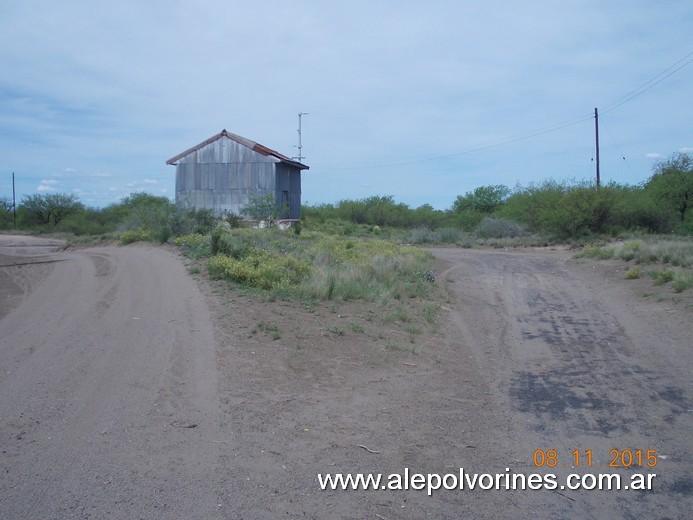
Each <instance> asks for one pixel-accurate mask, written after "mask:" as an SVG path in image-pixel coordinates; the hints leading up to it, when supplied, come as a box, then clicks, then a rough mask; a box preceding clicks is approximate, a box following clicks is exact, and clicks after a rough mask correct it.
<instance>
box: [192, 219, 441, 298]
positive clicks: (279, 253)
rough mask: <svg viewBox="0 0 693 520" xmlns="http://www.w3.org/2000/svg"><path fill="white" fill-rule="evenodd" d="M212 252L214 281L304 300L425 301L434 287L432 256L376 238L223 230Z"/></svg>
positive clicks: (214, 236) (212, 242) (215, 235)
mask: <svg viewBox="0 0 693 520" xmlns="http://www.w3.org/2000/svg"><path fill="white" fill-rule="evenodd" d="M194 240H196V241H200V242H201V240H200V239H197V238H195V239H194ZM195 244H197V242H195ZM186 247H196V246H186ZM197 247H199V248H201V247H203V246H202V245H200V246H197ZM210 252H211V254H213V255H214V256H212V257H211V258H210V259H209V260H208V261H207V269H208V271H209V273H210V275H211V276H212V278H218V279H226V280H232V281H234V282H237V283H240V284H242V285H245V286H249V287H255V288H259V289H263V290H266V291H271V292H273V293H274V294H275V295H276V296H279V297H284V298H287V297H288V298H290V297H298V298H299V299H301V301H310V300H352V299H360V300H368V301H389V300H391V299H399V298H403V297H408V298H424V297H426V296H427V295H428V294H429V291H430V288H431V286H432V285H433V284H434V283H435V275H434V274H433V272H432V271H431V270H430V264H431V260H432V256H431V255H430V254H429V253H427V252H424V251H421V250H419V249H417V248H414V247H410V246H403V245H399V244H395V243H393V242H389V241H386V240H381V239H378V238H357V237H352V236H329V235H325V234H322V233H316V232H307V231H306V232H302V233H301V234H300V235H296V234H293V233H289V232H285V231H282V230H278V229H231V228H229V227H228V226H224V225H220V226H217V228H215V230H214V231H213V233H212V236H211V240H210Z"/></svg>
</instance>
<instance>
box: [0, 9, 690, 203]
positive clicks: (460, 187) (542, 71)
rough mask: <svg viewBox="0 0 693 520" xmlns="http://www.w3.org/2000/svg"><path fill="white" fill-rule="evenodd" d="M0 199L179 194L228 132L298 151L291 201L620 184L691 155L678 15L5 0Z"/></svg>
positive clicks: (429, 198)
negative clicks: (203, 155) (206, 145)
mask: <svg viewBox="0 0 693 520" xmlns="http://www.w3.org/2000/svg"><path fill="white" fill-rule="evenodd" d="M0 19H2V20H3V28H2V31H0V70H1V71H2V73H1V74H0V198H1V197H10V198H11V197H12V173H13V172H14V173H15V176H16V193H17V199H18V201H19V200H21V197H22V196H24V195H30V194H35V193H40V194H41V193H43V194H46V193H74V194H76V195H78V196H79V198H80V200H81V201H82V202H83V203H84V204H86V205H87V206H92V207H103V206H106V205H108V204H111V203H113V202H118V201H120V200H121V199H122V198H123V197H125V196H127V195H128V194H130V193H133V192H141V191H146V192H149V193H152V194H155V195H163V196H167V197H170V198H174V197H175V167H174V166H168V165H166V164H165V162H166V160H168V159H170V158H171V157H173V156H175V155H177V154H178V153H180V152H182V151H184V150H186V149H188V148H190V147H192V146H194V145H196V144H198V143H200V142H202V141H204V140H205V139H207V138H209V137H211V136H213V135H215V134H217V133H219V132H220V131H221V130H222V129H226V130H228V131H230V132H233V133H235V134H238V135H241V136H243V137H246V138H248V139H251V140H253V141H256V142H258V143H260V144H263V145H265V146H267V147H269V148H272V149H274V150H277V151H279V152H281V153H283V154H285V155H288V156H291V157H295V156H297V155H298V149H297V143H298V131H297V129H298V113H299V112H301V113H305V114H306V115H304V116H303V117H302V145H303V148H302V156H303V157H304V159H303V160H302V162H303V163H304V164H307V165H308V166H310V170H308V171H306V172H304V173H303V182H302V195H303V197H302V198H303V203H304V204H313V205H315V204H322V203H336V202H338V201H339V200H342V199H362V198H366V197H370V196H374V195H380V196H385V195H390V196H393V197H394V198H395V200H396V201H397V202H404V203H406V204H408V205H410V206H411V207H418V206H420V205H423V204H430V205H432V206H433V207H435V208H438V209H447V208H449V207H450V206H451V205H452V203H453V201H454V200H455V198H456V197H457V195H463V194H465V193H467V192H470V191H472V190H474V188H476V187H478V186H484V185H496V184H504V185H506V186H509V187H511V188H514V187H516V186H528V185H531V184H535V183H540V182H542V181H543V180H546V179H549V178H551V179H555V180H565V181H573V180H574V181H584V180H590V179H593V178H594V175H595V162H594V158H595V121H594V109H595V108H598V110H599V138H600V166H601V168H600V169H601V178H602V182H612V181H613V182H617V183H621V184H631V185H636V184H640V183H642V182H644V181H646V180H647V179H648V178H649V177H650V176H651V174H652V170H653V167H654V166H655V165H656V164H657V163H658V162H659V161H662V160H666V159H668V158H670V157H671V156H672V154H674V153H678V152H682V153H693V123H692V122H693V99H692V98H693V63H691V62H693V2H691V1H690V0H661V1H658V2H653V1H652V0H610V1H608V2H605V1H604V0H561V1H556V0H532V1H529V2H526V1H525V2H519V1H510V0H506V1H501V0H484V1H483V2H481V1H469V0H450V1H448V0H429V1H427V2H422V1H421V0H418V1H408V0H401V1H390V0H383V1H372V0H369V1H361V0H349V1H341V0H331V1H329V2H326V1H322V0H292V1H279V0H274V1H270V0H255V1H253V2H247V1H244V2H239V1H235V0H211V1H205V0H196V1H195V2H191V1H178V0H167V1H165V2H163V1H158V0H149V1H142V0H134V1H132V0H120V1H118V2H113V1H101V0H89V1H87V0H85V1H81V0H62V1H61V2H55V1H53V0H3V2H1V3H0Z"/></svg>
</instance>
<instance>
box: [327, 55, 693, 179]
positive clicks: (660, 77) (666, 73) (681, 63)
mask: <svg viewBox="0 0 693 520" xmlns="http://www.w3.org/2000/svg"><path fill="white" fill-rule="evenodd" d="M691 63H693V52H689V53H688V54H686V55H685V56H684V57H683V58H681V59H680V60H678V61H677V62H676V63H674V64H673V65H671V66H669V67H667V68H666V69H664V70H663V71H662V72H660V73H659V74H657V75H656V76H655V77H653V78H652V79H650V80H649V81H646V82H645V83H643V84H642V85H640V86H639V87H637V88H636V89H634V90H632V91H631V92H629V93H627V94H625V95H624V96H621V97H620V98H618V99H617V100H616V101H614V102H613V103H611V104H610V105H608V106H607V108H606V109H604V110H602V112H601V114H602V115H604V114H606V113H608V112H611V111H613V110H615V109H617V108H618V107H620V106H622V105H624V104H626V103H628V102H629V101H632V100H633V99H635V98H636V97H638V96H640V95H642V94H644V93H645V92H647V91H648V90H650V89H651V88H653V87H655V86H656V85H658V84H660V83H661V82H662V81H664V80H665V79H667V78H669V77H670V76H672V75H674V74H675V73H677V72H678V71H680V70H681V69H683V68H684V67H686V66H687V65H690V64H691ZM593 117H594V115H592V114H590V115H587V116H583V117H579V118H576V119H572V120H569V121H565V122H563V123H556V124H554V125H550V126H547V127H543V128H540V129H537V130H533V131H530V132H527V133H525V134H520V135H518V136H515V137H509V138H507V139H504V140H501V141H497V142H493V143H489V144H487V145H482V146H478V147H476V148H469V149H467V150H462V151H458V152H451V153H446V154H441V155H432V156H429V157H421V158H418V159H411V160H407V161H398V162H391V163H383V164H367V165H351V166H321V165H318V166H316V167H317V168H321V169H324V170H359V169H364V168H389V167H394V166H406V165H409V164H416V163H422V162H429V161H437V160H440V159H447V158H450V157H458V156H460V155H468V154H471V153H475V152H480V151H483V150H488V149H491V148H497V147H500V146H505V145H508V144H512V143H516V142H519V141H525V140H527V139H532V138H534V137H538V136H541V135H545V134H550V133H553V132H558V131H559V130H563V129H565V128H569V127H571V126H575V125H578V124H580V123H583V122H585V121H588V120H591V119H592V118H593ZM624 158H625V157H624Z"/></svg>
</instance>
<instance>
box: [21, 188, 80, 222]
mask: <svg viewBox="0 0 693 520" xmlns="http://www.w3.org/2000/svg"><path fill="white" fill-rule="evenodd" d="M21 206H22V207H23V208H24V210H25V211H26V212H27V214H28V215H29V216H30V218H31V219H32V220H34V222H36V223H38V224H41V225H48V224H50V223H51V221H52V222H53V225H56V226H57V225H58V224H59V223H60V222H61V221H62V220H63V219H64V218H65V217H67V216H68V215H71V214H73V213H76V212H77V211H80V210H82V209H84V206H83V205H82V203H81V202H80V201H79V199H78V198H77V196H76V195H74V194H67V193H51V194H48V195H25V196H24V198H23V199H22V203H21Z"/></svg>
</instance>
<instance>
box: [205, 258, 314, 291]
mask: <svg viewBox="0 0 693 520" xmlns="http://www.w3.org/2000/svg"><path fill="white" fill-rule="evenodd" d="M207 269H208V270H209V273H210V275H211V276H212V277H214V278H226V279H229V280H233V281H235V282H238V283H241V284H244V285H249V286H251V287H257V288H260V289H276V288H287V289H288V288H290V287H295V286H297V285H298V284H300V283H301V281H302V280H303V278H305V276H306V275H307V274H308V273H309V271H310V266H309V265H308V264H307V263H306V262H301V261H299V260H296V259H294V258H292V257H289V256H279V255H276V254H272V253H268V252H267V251H263V250H261V249H254V250H253V251H251V252H250V253H249V254H248V255H247V256H246V257H245V258H243V259H240V260H239V259H236V258H231V257H228V256H225V255H215V256H213V257H212V258H210V259H209V261H208V262H207Z"/></svg>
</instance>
